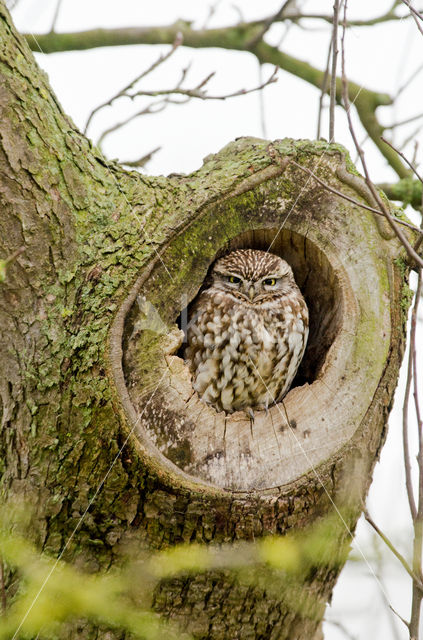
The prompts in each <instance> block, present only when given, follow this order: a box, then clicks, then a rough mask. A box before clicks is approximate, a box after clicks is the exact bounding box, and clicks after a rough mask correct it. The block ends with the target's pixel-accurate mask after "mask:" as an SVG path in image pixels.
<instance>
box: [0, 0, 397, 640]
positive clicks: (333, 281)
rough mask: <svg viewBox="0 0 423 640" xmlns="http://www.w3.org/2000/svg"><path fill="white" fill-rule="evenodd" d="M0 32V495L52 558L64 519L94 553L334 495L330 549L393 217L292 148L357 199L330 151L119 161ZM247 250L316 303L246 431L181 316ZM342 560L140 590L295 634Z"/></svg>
mask: <svg viewBox="0 0 423 640" xmlns="http://www.w3.org/2000/svg"><path fill="white" fill-rule="evenodd" d="M0 29H1V33H0V35H1V38H0V42H1V45H0V72H1V76H2V82H1V92H0V110H1V119H0V122H1V125H0V126H1V128H0V132H1V146H0V174H1V183H0V195H1V206H2V218H1V221H0V224H1V234H0V243H1V254H2V256H4V257H7V256H9V255H11V254H12V253H13V252H14V250H15V249H17V248H18V247H21V246H25V247H26V249H25V251H23V252H22V253H21V254H20V255H18V256H17V257H16V260H15V261H14V262H12V263H11V264H10V265H8V268H7V274H6V280H5V282H4V283H3V284H2V285H1V287H2V288H1V290H0V314H1V319H0V321H1V326H2V334H1V342H0V348H1V362H2V363H3V368H4V374H3V375H2V376H1V381H0V385H1V387H0V389H1V424H2V431H1V450H2V459H3V467H2V485H1V486H2V494H3V496H4V497H5V498H9V499H12V500H13V499H14V498H17V497H21V496H23V497H24V498H25V499H26V500H27V501H29V502H30V503H31V505H32V506H33V509H34V515H33V535H34V538H35V539H36V540H37V542H38V544H39V546H40V548H41V549H43V550H45V551H47V552H49V553H51V554H53V555H57V554H58V553H60V551H61V550H62V549H63V546H64V544H65V543H66V541H67V540H68V537H69V535H70V534H71V532H72V531H73V530H74V529H75V527H76V526H77V527H78V528H77V531H76V533H75V536H74V537H73V539H72V542H71V543H70V544H69V546H68V547H67V548H66V552H65V554H64V558H65V559H67V560H69V561H75V560H77V561H78V563H80V564H81V565H83V566H85V568H86V569H87V570H90V571H96V570H101V569H105V568H107V567H109V566H111V565H113V564H118V563H119V562H120V558H121V556H122V555H124V552H123V550H124V549H128V548H136V549H139V548H140V547H141V548H150V549H157V548H162V547H166V546H168V545H173V544H177V543H179V542H190V541H194V540H195V541H198V542H202V543H205V544H209V543H221V542H235V541H238V540H246V541H251V540H254V539H255V538H257V537H260V536H265V535H271V534H285V533H286V532H288V531H292V530H298V531H300V530H303V531H305V532H306V533H307V532H308V531H310V527H312V526H313V524H314V523H315V522H316V521H321V520H322V519H323V518H324V516H326V515H328V514H331V513H333V510H334V505H335V506H336V509H337V510H338V511H339V513H341V514H342V517H343V520H341V518H339V517H338V516H337V519H336V520H335V522H336V523H337V524H335V525H334V526H333V527H331V529H330V531H329V532H328V533H327V539H326V541H325V547H326V549H330V550H331V551H333V550H336V549H338V548H339V547H342V546H343V544H344V543H345V541H346V540H347V541H348V540H349V536H350V533H349V532H351V531H353V529H354V526H355V523H356V521H357V518H358V516H359V514H360V511H361V504H362V501H363V500H364V498H365V495H366V492H367V489H368V486H369V484H370V479H371V473H372V469H373V466H374V464H375V461H376V459H377V457H378V454H379V451H380V449H381V446H382V444H383V441H384V437H385V431H386V421H387V417H388V413H389V410H390V407H391V404H392V397H393V393H394V389H395V386H396V381H397V376H398V371H399V366H400V362H401V358H402V353H403V349H404V336H405V319H406V310H407V305H408V301H409V296H408V289H407V284H406V280H407V274H408V267H407V265H406V263H405V261H404V260H403V258H402V252H401V248H400V246H399V245H398V243H397V241H396V240H395V239H394V238H392V237H391V235H390V233H389V230H386V229H383V225H382V227H381V223H380V221H379V220H375V219H374V217H373V214H372V213H371V212H369V211H365V210H362V209H360V208H359V207H358V206H355V205H352V204H351V203H346V202H345V201H343V200H342V199H340V198H339V197H337V196H336V195H334V194H333V193H329V192H328V191H327V190H325V188H324V187H322V186H321V185H320V184H317V183H315V182H314V181H313V180H312V179H311V178H309V177H307V176H305V175H304V173H303V172H301V171H300V170H299V169H298V168H296V167H295V166H294V165H292V164H290V160H291V159H294V160H295V161H296V162H297V163H300V164H302V165H304V166H307V167H308V168H309V169H312V171H313V173H315V174H316V175H317V176H319V177H320V178H321V179H322V180H323V181H325V182H327V183H329V184H331V185H332V186H335V187H337V188H338V189H339V190H341V191H345V192H346V193H349V194H353V195H354V197H355V198H356V199H358V200H362V201H364V199H365V197H364V196H363V193H365V187H363V186H362V187H361V188H360V189H357V188H355V186H354V184H355V183H354V180H355V181H357V180H358V181H359V182H361V184H362V185H363V184H364V183H363V181H362V179H361V177H359V176H358V175H356V174H355V170H354V169H353V167H352V166H351V165H350V161H349V159H348V156H347V154H346V152H345V150H343V149H342V148H341V147H339V146H337V145H328V144H326V143H325V142H322V141H319V142H314V143H313V142H309V141H297V142H295V141H292V140H282V141H276V142H274V143H272V144H269V143H268V142H266V141H263V140H258V139H251V138H245V139H239V140H237V141H235V142H234V143H231V144H229V145H228V146H227V147H225V148H224V149H223V150H222V151H220V152H219V153H217V154H215V155H211V156H209V157H208V158H206V160H205V162H204V165H203V167H202V168H201V169H199V170H198V171H196V172H195V173H193V174H191V175H189V176H177V175H174V176H169V177H168V178H164V177H157V178H156V177H148V176H144V175H140V174H138V173H136V172H126V171H124V170H123V169H122V168H121V167H119V166H118V165H115V164H113V163H108V162H107V161H106V160H104V158H103V157H102V156H101V154H100V153H99V152H98V151H97V150H96V149H95V148H93V147H92V145H91V143H90V141H89V140H87V139H86V138H84V137H83V136H82V135H81V134H80V132H79V131H77V130H76V129H75V127H74V125H73V124H72V122H71V121H70V120H69V119H68V118H67V116H66V115H64V114H63V112H62V111H61V109H60V107H59V105H58V103H57V100H56V99H55V97H54V95H53V94H52V92H51V89H50V88H49V86H48V83H47V81H46V78H45V76H44V74H43V73H42V72H41V71H40V70H39V69H38V68H37V66H36V64H35V62H34V60H33V58H32V54H31V53H30V51H29V48H28V47H27V45H26V43H25V41H24V40H23V38H21V37H20V36H19V35H18V34H16V32H15V30H14V29H13V27H12V25H11V22H10V18H9V16H8V13H7V11H6V10H5V9H4V7H3V5H1V4H0ZM340 168H341V169H342V171H339V169H340ZM345 173H349V174H350V175H351V176H353V174H354V176H355V177H354V176H353V179H352V180H351V181H348V180H342V179H341V178H340V177H339V176H340V175H345ZM246 246H252V247H257V248H268V247H270V250H271V251H274V252H277V253H281V254H283V255H284V256H285V257H286V258H287V260H288V261H289V262H290V263H291V264H292V266H293V269H294V272H295V275H296V279H297V282H298V283H299V285H300V287H301V288H302V290H303V293H304V295H305V296H306V299H307V302H308V304H309V308H310V314H311V319H312V321H311V335H310V342H309V347H308V350H307V353H306V356H305V359H304V363H303V366H302V369H301V371H300V372H299V375H298V378H297V380H296V382H295V383H294V386H293V389H292V390H291V391H290V392H289V394H288V395H287V396H286V398H285V399H284V402H283V403H281V405H278V406H277V407H272V408H271V409H270V410H269V414H268V415H267V416H266V415H265V414H263V413H262V412H258V415H257V417H256V421H255V423H254V426H253V428H252V429H251V426H250V424H249V423H248V421H246V420H245V417H244V415H243V414H242V413H239V414H233V415H231V416H225V415H223V414H216V413H215V412H214V411H213V410H212V409H211V408H210V407H207V406H205V405H202V404H201V403H200V402H199V400H198V398H196V396H195V393H193V391H192V388H191V387H190V381H189V376H188V372H187V368H186V365H185V364H184V361H183V359H182V358H181V357H180V355H181V354H180V352H179V351H178V347H179V338H180V332H179V329H178V326H177V323H178V318H179V316H180V314H181V312H182V313H183V312H184V306H183V305H184V304H185V305H186V304H187V303H188V302H189V301H190V300H191V299H192V298H193V297H194V296H195V295H196V293H197V291H198V289H199V288H200V286H201V283H202V281H203V279H204V277H205V275H206V273H207V269H208V268H209V266H210V264H211V263H212V261H213V260H214V259H215V257H216V256H217V255H219V253H220V252H222V251H226V250H228V249H231V248H234V247H246ZM369 282H370V283H371V286H370V285H369ZM181 300H182V302H181ZM98 489H99V490H98ZM84 514H85V515H84ZM310 535H311V534H310ZM131 545H133V547H132V546H131ZM344 560H345V557H344V555H342V554H341V557H340V556H339V554H337V553H335V552H334V553H333V559H332V561H330V559H328V558H323V559H322V561H321V562H320V563H317V564H315V565H313V566H307V567H306V568H303V570H302V571H300V572H299V574H298V575H297V577H296V578H295V580H292V579H289V578H288V577H286V576H285V577H284V575H283V574H282V576H281V575H279V576H278V577H275V576H273V580H275V581H276V585H277V588H276V589H275V588H273V589H272V588H271V585H270V584H269V583H268V582H266V581H265V582H263V580H262V576H261V575H258V576H257V583H256V585H255V586H252V585H251V581H249V580H248V579H247V577H246V576H244V577H243V576H242V574H241V575H240V576H238V579H235V577H234V576H233V575H232V574H231V573H230V572H229V571H221V572H210V573H206V574H199V575H191V576H184V577H181V578H179V579H175V580H169V581H166V582H163V584H162V585H161V586H160V587H159V588H158V589H157V590H156V592H155V594H154V606H155V607H156V609H157V610H158V611H160V612H162V613H164V614H165V615H168V616H170V617H175V618H177V619H179V620H181V621H183V622H184V624H185V625H186V626H188V628H189V629H191V630H192V632H193V633H194V635H195V637H198V638H234V637H243V638H247V637H251V638H255V637H257V638H258V637H265V638H276V637H277V638H281V639H283V638H289V639H290V640H292V639H293V638H298V639H300V638H310V637H313V636H314V634H318V633H319V632H318V626H319V623H320V621H321V619H322V616H323V613H324V606H325V602H326V601H327V600H328V599H329V597H330V594H331V591H332V589H333V586H334V584H335V581H336V578H337V576H338V574H339V571H340V569H341V567H342V564H343V562H344ZM300 592H302V593H304V592H306V593H307V594H308V595H310V596H313V597H312V598H311V600H312V602H313V603H314V604H313V606H311V605H310V606H307V607H306V606H298V601H299V600H300V601H301V599H300V598H299V593H300ZM301 605H302V603H301ZM77 633H78V634H79V635H78V636H77ZM91 633H92V629H91V630H90V627H89V626H87V627H84V629H83V631H78V632H76V631H75V630H74V627H72V626H70V627H69V629H68V637H76V636H77V637H87V638H88V637H91V636H90V634H91ZM81 634H82V635H81ZM237 634H238V635H237ZM315 637H316V638H317V635H316V636H315Z"/></svg>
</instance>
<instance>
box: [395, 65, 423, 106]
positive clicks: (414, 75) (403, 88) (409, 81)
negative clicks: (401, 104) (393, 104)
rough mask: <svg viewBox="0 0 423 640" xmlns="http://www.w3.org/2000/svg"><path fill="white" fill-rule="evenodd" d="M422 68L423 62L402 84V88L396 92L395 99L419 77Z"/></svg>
mask: <svg viewBox="0 0 423 640" xmlns="http://www.w3.org/2000/svg"><path fill="white" fill-rule="evenodd" d="M422 69H423V64H421V65H419V66H418V67H417V69H415V70H414V71H413V73H412V74H411V76H410V77H409V78H407V80H406V81H405V82H404V83H403V84H402V85H401V86H400V88H399V89H398V91H397V93H396V95H395V97H394V100H396V99H397V98H399V96H400V95H401V93H402V92H403V91H405V90H406V89H407V88H408V87H409V86H410V84H411V83H412V82H413V80H415V79H416V78H417V76H418V75H419V73H420V72H421V71H422Z"/></svg>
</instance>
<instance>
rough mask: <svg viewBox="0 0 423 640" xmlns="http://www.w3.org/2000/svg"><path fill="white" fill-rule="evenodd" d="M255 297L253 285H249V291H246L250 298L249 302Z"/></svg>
mask: <svg viewBox="0 0 423 640" xmlns="http://www.w3.org/2000/svg"><path fill="white" fill-rule="evenodd" d="M255 295H256V291H255V289H254V287H253V285H250V287H249V289H248V297H249V298H250V300H251V301H253V300H254V296H255Z"/></svg>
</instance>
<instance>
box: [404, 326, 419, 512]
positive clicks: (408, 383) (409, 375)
mask: <svg viewBox="0 0 423 640" xmlns="http://www.w3.org/2000/svg"><path fill="white" fill-rule="evenodd" d="M410 340H411V336H410ZM412 377H413V356H412V352H411V349H410V352H409V354H408V365H407V380H406V383H405V391H404V402H403V405H402V443H403V454H404V471H405V487H406V490H407V498H408V504H409V505H410V512H411V517H412V519H413V522H414V521H415V520H416V518H417V507H416V500H415V497H414V490H413V482H412V479H411V461H410V447H409V444H408V440H409V436H408V406H409V401H410V392H411V381H412Z"/></svg>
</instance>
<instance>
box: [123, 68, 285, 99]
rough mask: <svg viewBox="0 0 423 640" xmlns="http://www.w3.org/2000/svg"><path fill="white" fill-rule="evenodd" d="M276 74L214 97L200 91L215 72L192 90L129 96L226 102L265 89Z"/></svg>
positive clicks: (161, 91)
mask: <svg viewBox="0 0 423 640" xmlns="http://www.w3.org/2000/svg"><path fill="white" fill-rule="evenodd" d="M277 73H278V67H275V69H274V71H273V73H272V75H271V76H270V77H269V78H268V79H267V80H265V81H264V82H262V83H261V84H260V85H258V86H257V87H253V88H252V89H239V90H238V91H234V92H233V93H226V94H221V95H216V96H211V95H209V94H208V93H207V92H206V91H204V90H202V87H204V85H205V84H206V83H207V82H208V81H209V80H210V79H211V78H212V77H213V76H214V74H215V72H213V73H210V74H209V75H208V76H207V78H205V79H204V80H202V81H201V83H200V84H199V85H197V86H196V87H194V88H193V89H183V88H182V87H174V88H173V89H159V90H157V91H137V92H136V93H135V94H133V95H131V96H129V97H131V98H135V97H138V96H150V97H151V96H153V97H154V96H164V95H180V96H187V97H188V98H199V99H200V100H227V99H228V98H237V97H239V96H246V95H247V94H249V93H254V92H255V91H261V89H264V87H267V86H268V85H269V84H272V83H273V82H277Z"/></svg>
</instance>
